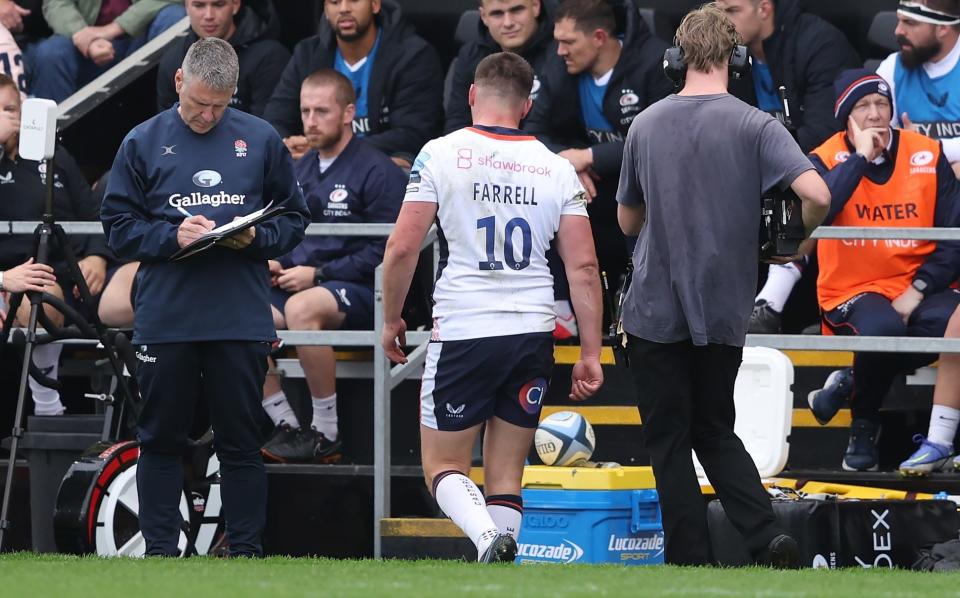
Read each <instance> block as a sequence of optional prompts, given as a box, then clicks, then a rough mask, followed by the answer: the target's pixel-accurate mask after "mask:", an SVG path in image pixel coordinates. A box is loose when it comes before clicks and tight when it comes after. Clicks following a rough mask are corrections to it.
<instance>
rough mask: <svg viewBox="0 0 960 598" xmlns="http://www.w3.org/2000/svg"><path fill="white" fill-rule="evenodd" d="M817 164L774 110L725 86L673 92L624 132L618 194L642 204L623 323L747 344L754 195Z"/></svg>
mask: <svg viewBox="0 0 960 598" xmlns="http://www.w3.org/2000/svg"><path fill="white" fill-rule="evenodd" d="M812 168H813V165H812V164H811V163H810V160H809V159H808V158H807V157H806V156H805V155H804V154H803V152H802V151H800V148H799V147H798V146H797V143H796V142H795V141H794V140H793V137H791V135H790V133H789V132H788V131H787V130H786V129H785V128H784V127H783V126H782V125H781V124H780V123H779V122H777V121H776V120H775V119H773V118H772V117H771V116H770V115H768V114H766V113H764V112H761V111H760V110H757V109H756V108H753V107H751V106H749V105H747V104H745V103H744V102H742V101H740V100H738V99H736V98H735V97H733V96H731V95H728V94H718V95H706V96H678V95H671V96H668V97H667V98H665V99H663V100H661V101H659V102H657V103H656V104H654V105H652V106H650V107H649V108H647V109H646V110H644V111H643V112H642V113H640V114H639V115H638V116H637V118H636V119H634V121H633V124H632V125H631V126H630V132H629V133H628V134H627V141H626V144H625V146H624V154H623V168H622V170H621V172H620V188H619V190H618V192H617V201H618V202H620V203H622V204H624V205H628V206H637V205H645V207H646V223H645V224H644V226H643V230H642V231H641V232H640V239H639V241H638V242H637V247H636V249H635V250H634V255H633V262H634V268H635V270H634V273H633V284H632V286H631V287H630V292H629V293H628V294H627V297H626V298H625V302H624V311H623V327H624V330H626V331H627V332H629V333H630V334H632V335H634V336H637V337H640V338H643V339H646V340H650V341H654V342H660V343H673V342H679V341H683V340H687V339H690V340H692V341H693V343H694V344H695V345H706V344H708V343H717V344H723V345H732V346H738V347H739V346H743V343H744V339H745V336H746V333H747V321H748V319H749V317H750V312H751V309H752V306H753V298H754V294H755V293H756V286H757V264H758V256H759V246H758V232H759V229H760V201H761V196H762V194H763V192H764V191H765V190H767V189H771V188H773V186H774V185H780V186H781V188H786V187H788V186H789V185H790V184H792V183H793V181H794V180H795V179H796V178H797V177H798V176H800V175H801V174H802V173H803V172H805V171H807V170H811V169H812Z"/></svg>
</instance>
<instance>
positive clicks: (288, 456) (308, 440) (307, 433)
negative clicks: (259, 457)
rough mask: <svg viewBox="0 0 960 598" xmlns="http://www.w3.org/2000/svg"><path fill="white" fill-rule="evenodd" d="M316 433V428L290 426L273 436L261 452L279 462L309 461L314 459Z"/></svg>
mask: <svg viewBox="0 0 960 598" xmlns="http://www.w3.org/2000/svg"><path fill="white" fill-rule="evenodd" d="M316 434H317V433H316V432H315V431H314V430H302V429H299V430H293V429H291V428H288V429H287V430H285V431H283V432H282V433H280V434H276V435H275V436H274V437H273V438H271V439H270V442H268V443H267V444H265V445H263V448H262V449H260V452H261V453H263V455H264V456H265V457H266V458H267V459H270V460H271V461H275V462H277V463H309V462H311V461H313V448H314V446H316V443H317V442H316Z"/></svg>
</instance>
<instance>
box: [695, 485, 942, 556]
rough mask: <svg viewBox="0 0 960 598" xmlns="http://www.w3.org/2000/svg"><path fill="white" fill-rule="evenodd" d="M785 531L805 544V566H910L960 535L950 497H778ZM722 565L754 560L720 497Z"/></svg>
mask: <svg viewBox="0 0 960 598" xmlns="http://www.w3.org/2000/svg"><path fill="white" fill-rule="evenodd" d="M772 505H773V511H774V513H776V515H777V520H778V521H779V522H780V526H781V528H782V529H783V531H784V532H785V533H787V534H790V535H791V536H793V538H794V539H796V541H797V543H798V544H799V545H800V561H801V563H802V564H803V566H804V567H814V568H831V569H834V568H838V567H864V568H870V567H887V568H893V567H898V568H909V567H910V566H911V565H913V564H914V563H915V562H916V561H917V558H918V556H919V555H920V551H921V550H922V549H924V548H929V547H930V546H931V545H933V544H936V543H939V542H946V541H948V540H953V539H956V538H957V536H958V528H960V517H958V515H957V505H956V504H954V503H953V502H951V501H949V500H832V499H828V500H812V499H800V500H774V501H773V502H772ZM707 522H708V523H709V525H710V537H711V545H712V549H713V555H714V559H715V560H716V561H717V564H719V565H726V566H744V565H750V564H752V563H753V560H752V559H751V558H750V555H749V553H748V552H747V548H746V546H745V545H744V542H743V537H742V536H741V535H740V533H739V532H738V531H736V530H735V529H734V527H733V525H732V524H731V523H730V521H729V520H728V519H727V516H726V514H725V513H724V511H723V506H721V504H720V501H719V500H714V501H712V502H711V503H710V504H709V505H708V507H707Z"/></svg>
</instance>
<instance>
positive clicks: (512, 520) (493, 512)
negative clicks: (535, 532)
mask: <svg viewBox="0 0 960 598" xmlns="http://www.w3.org/2000/svg"><path fill="white" fill-rule="evenodd" d="M517 506H519V505H517ZM517 506H513V505H511V506H508V505H507V504H501V503H499V502H497V501H496V497H488V498H487V512H488V513H490V518H491V519H493V522H494V523H496V524H497V528H499V529H500V533H501V534H509V535H511V536H513V539H514V540H516V539H518V538H519V537H520V525H521V524H522V523H523V511H522V510H520V511H518V510H517ZM521 509H522V507H521Z"/></svg>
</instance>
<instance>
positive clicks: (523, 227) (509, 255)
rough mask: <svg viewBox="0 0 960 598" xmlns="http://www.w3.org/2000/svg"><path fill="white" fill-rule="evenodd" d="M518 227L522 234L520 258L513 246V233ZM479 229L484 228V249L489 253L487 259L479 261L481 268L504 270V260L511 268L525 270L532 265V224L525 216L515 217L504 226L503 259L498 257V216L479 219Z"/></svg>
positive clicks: (478, 265)
mask: <svg viewBox="0 0 960 598" xmlns="http://www.w3.org/2000/svg"><path fill="white" fill-rule="evenodd" d="M518 228H519V229H520V233H521V236H522V240H521V245H520V259H519V260H518V259H517V256H516V253H514V246H513V233H514V231H516V230H517V229H518ZM477 230H483V231H484V233H485V235H484V250H485V252H486V255H487V259H486V261H483V262H478V263H477V267H478V268H479V269H480V270H503V262H506V263H507V265H508V266H510V269H511V270H523V269H524V268H526V267H527V266H529V265H530V253H531V252H532V251H533V239H532V238H531V236H530V224H529V223H528V222H527V221H526V220H524V219H523V218H513V219H512V220H510V221H509V222H507V226H506V227H504V230H503V247H502V248H501V252H500V253H502V254H503V261H500V260H498V259H497V217H496V216H487V217H486V218H481V219H479V220H477Z"/></svg>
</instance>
